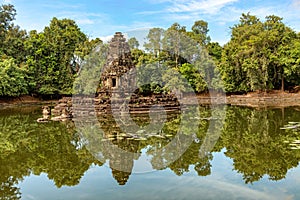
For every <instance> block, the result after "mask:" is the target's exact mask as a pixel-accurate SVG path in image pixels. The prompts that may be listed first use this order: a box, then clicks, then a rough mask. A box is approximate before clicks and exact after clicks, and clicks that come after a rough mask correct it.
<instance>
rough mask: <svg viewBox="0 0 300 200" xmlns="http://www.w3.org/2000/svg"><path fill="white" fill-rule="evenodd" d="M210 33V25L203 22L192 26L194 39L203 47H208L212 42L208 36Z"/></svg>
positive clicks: (197, 22)
mask: <svg viewBox="0 0 300 200" xmlns="http://www.w3.org/2000/svg"><path fill="white" fill-rule="evenodd" d="M208 31H209V29H208V23H207V22H206V21H203V20H198V21H195V22H194V25H193V26H192V33H193V34H194V39H195V40H197V42H199V44H201V45H203V46H205V45H207V44H208V43H209V42H210V37H209V36H208V35H207V34H208Z"/></svg>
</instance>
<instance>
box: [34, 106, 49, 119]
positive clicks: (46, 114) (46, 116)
mask: <svg viewBox="0 0 300 200" xmlns="http://www.w3.org/2000/svg"><path fill="white" fill-rule="evenodd" d="M42 109H43V117H42V118H38V119H37V120H36V121H37V122H48V121H49V119H50V115H51V109H50V107H49V106H43V107H42Z"/></svg>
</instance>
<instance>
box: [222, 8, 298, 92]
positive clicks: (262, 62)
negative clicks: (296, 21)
mask: <svg viewBox="0 0 300 200" xmlns="http://www.w3.org/2000/svg"><path fill="white" fill-rule="evenodd" d="M295 37H296V34H295V32H294V31H292V30H291V29H290V28H289V27H287V26H285V24H283V22H282V18H280V17H277V16H274V15H271V16H267V17H266V21H265V22H261V21H260V20H259V19H258V18H257V17H256V16H253V15H250V14H249V13H247V14H242V17H241V18H240V23H239V24H237V25H235V26H234V27H233V28H232V36H231V40H230V41H229V42H228V43H227V44H226V45H225V46H224V49H223V53H222V59H221V64H220V65H219V70H220V72H221V74H222V78H223V80H224V82H225V88H226V91H228V92H241V91H243V92H248V91H255V90H261V91H267V90H270V89H280V88H281V89H284V82H285V81H284V77H285V72H287V71H289V70H287V69H288V68H289V65H288V64H287V62H286V59H283V58H284V54H285V52H286V49H287V48H288V47H289V46H290V44H291V41H293V38H295Z"/></svg>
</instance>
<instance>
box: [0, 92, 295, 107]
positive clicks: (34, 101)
mask: <svg viewBox="0 0 300 200" xmlns="http://www.w3.org/2000/svg"><path fill="white" fill-rule="evenodd" d="M189 98H190V97H189V96H184V97H183V99H182V102H183V103H184V104H190V101H189ZM197 99H198V103H199V104H200V105H210V104H214V105H216V104H227V105H235V106H247V107H289V106H300V92H298V93H276V92H275V93H261V94H258V93H249V94H245V95H226V96H225V95H223V96H222V95H218V94H216V95H215V94H213V95H209V94H205V95H202V94H199V95H197ZM58 102H59V100H42V99H40V98H36V97H31V96H22V97H16V98H12V97H11V98H0V107H6V106H14V105H43V104H52V105H55V104H57V103H58ZM193 103H194V102H193Z"/></svg>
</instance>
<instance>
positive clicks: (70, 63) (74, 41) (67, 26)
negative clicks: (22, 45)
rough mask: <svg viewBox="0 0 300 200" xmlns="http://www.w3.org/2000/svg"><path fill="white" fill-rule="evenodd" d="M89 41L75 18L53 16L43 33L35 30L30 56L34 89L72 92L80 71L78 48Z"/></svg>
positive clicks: (52, 92) (46, 92)
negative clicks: (75, 76) (75, 77)
mask: <svg viewBox="0 0 300 200" xmlns="http://www.w3.org/2000/svg"><path fill="white" fill-rule="evenodd" d="M86 41H87V37H86V35H85V34H84V33H83V32H81V30H80V29H79V27H78V26H77V25H76V23H75V21H73V20H70V19H61V20H59V19H57V18H53V19H52V20H51V23H50V25H49V26H47V27H45V29H44V31H43V32H42V33H36V31H33V32H31V34H30V36H29V40H28V42H27V50H28V51H29V52H31V54H30V56H29V57H28V59H27V64H28V66H29V73H30V75H31V76H32V77H34V78H33V79H32V81H33V82H32V83H31V85H33V86H34V87H33V88H34V90H33V91H32V92H35V93H39V94H43V95H53V94H71V93H72V86H73V81H74V75H75V74H76V73H77V71H78V66H77V63H76V60H77V58H78V57H77V56H76V54H75V52H76V50H77V49H78V48H79V47H80V46H81V45H83V44H84V42H86ZM33 88H32V89H33Z"/></svg>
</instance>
